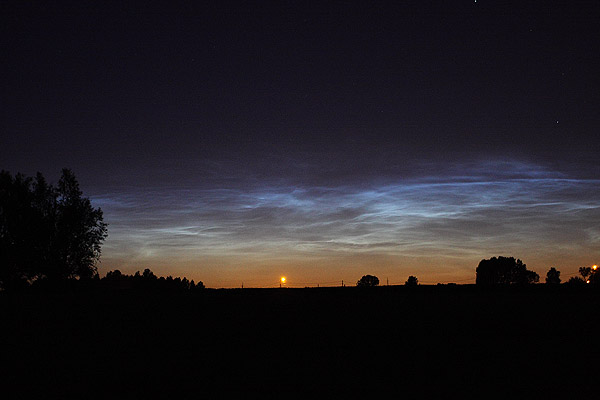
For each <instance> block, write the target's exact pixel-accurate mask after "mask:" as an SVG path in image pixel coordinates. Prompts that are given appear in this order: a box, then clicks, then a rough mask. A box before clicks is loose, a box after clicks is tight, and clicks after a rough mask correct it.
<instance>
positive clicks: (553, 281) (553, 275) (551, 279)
mask: <svg viewBox="0 0 600 400" xmlns="http://www.w3.org/2000/svg"><path fill="white" fill-rule="evenodd" d="M546 283H547V284H548V285H559V284H560V271H558V270H557V269H556V268H554V267H552V268H550V269H549V270H548V273H547V274H546Z"/></svg>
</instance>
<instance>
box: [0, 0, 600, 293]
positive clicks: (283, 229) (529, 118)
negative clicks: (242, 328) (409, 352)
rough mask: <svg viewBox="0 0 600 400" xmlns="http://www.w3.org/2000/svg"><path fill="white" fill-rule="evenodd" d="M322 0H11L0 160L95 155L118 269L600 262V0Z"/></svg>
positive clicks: (257, 276)
mask: <svg viewBox="0 0 600 400" xmlns="http://www.w3.org/2000/svg"><path fill="white" fill-rule="evenodd" d="M122 3H123V4H122ZM201 3H202V5H201ZM322 3H325V2H314V3H310V2H302V1H278V2H274V3H266V2H258V3H256V4H255V3H253V2H234V3H228V2H223V1H218V2H215V3H214V4H212V5H210V4H209V5H204V2H182V3H179V2H174V1H171V2H165V3H157V2H132V3H128V2H115V3H111V4H110V5H107V4H106V3H105V2H88V1H77V2H73V3H65V2H60V5H56V4H52V2H45V1H44V2H24V1H16V2H12V1H9V2H6V1H3V2H2V3H1V5H0V15H1V16H0V18H1V22H2V23H1V24H0V29H1V38H0V41H1V46H2V47H1V55H0V59H1V65H2V67H1V71H2V73H1V75H0V82H1V87H0V90H1V93H2V95H1V104H0V107H1V110H0V113H1V116H2V117H1V123H2V125H1V127H0V129H1V130H0V168H1V169H5V170H8V171H10V172H12V173H16V172H22V173H25V174H27V175H32V174H34V173H35V172H36V171H41V172H42V173H44V175H45V176H46V177H47V178H49V180H50V181H53V182H56V180H57V179H58V177H59V174H60V170H61V168H63V167H69V168H71V169H72V170H73V171H74V173H75V175H76V176H77V178H78V180H79V182H80V184H81V187H82V190H83V191H84V194H85V195H86V196H89V197H90V198H91V200H92V203H93V205H94V206H96V207H101V208H102V209H103V211H104V218H105V221H106V222H108V224H109V227H108V228H109V231H108V233H109V236H108V239H107V240H106V242H105V244H104V246H103V251H102V259H101V263H100V264H99V272H100V275H104V274H105V273H106V272H107V271H109V270H113V269H117V268H118V269H120V270H121V271H122V272H127V273H132V272H135V271H136V270H142V269H144V268H151V269H152V270H153V271H154V272H156V273H157V274H159V275H174V276H187V277H188V278H190V279H195V280H202V281H204V283H205V284H206V285H207V286H209V287H236V286H240V285H241V283H242V282H244V286H245V287H251V286H275V285H278V282H279V277H280V276H282V275H285V276H287V277H288V282H289V285H290V286H308V285H316V284H317V283H319V284H320V285H329V284H331V285H334V284H339V283H340V282H341V280H342V279H343V280H345V282H346V283H349V284H354V283H355V282H356V281H357V280H358V279H359V278H360V277H361V276H362V275H364V274H367V273H369V274H374V275H377V276H378V277H379V278H380V280H381V281H382V282H383V283H385V282H386V279H389V282H390V284H391V283H395V284H398V283H404V281H405V280H406V278H407V277H408V275H416V276H417V277H418V278H419V281H420V282H422V283H437V282H457V283H472V282H474V281H475V268H476V266H477V264H478V262H479V261H480V260H481V259H483V258H489V257H492V256H499V255H504V256H514V257H516V258H521V259H522V260H523V261H524V262H525V263H526V264H527V266H528V268H529V269H533V270H535V271H536V272H538V273H539V274H540V276H541V280H542V281H543V280H544V277H545V274H546V272H547V270H548V269H549V268H550V267H551V266H555V267H557V268H558V269H559V270H561V271H562V278H563V280H565V278H568V276H569V275H571V274H575V273H576V271H577V268H578V267H580V266H589V265H591V264H593V263H598V262H600V174H599V173H600V157H599V154H600V152H599V150H600V112H599V111H600V28H598V26H599V21H600V13H599V12H598V11H597V10H598V8H597V7H595V2H594V1H585V2H577V1H563V2H556V1H523V0H521V1H486V0H478V1H476V2H475V1H473V0H471V1H443V2H442V1H440V2H428V1H396V2H389V3H388V2H382V3H379V2H377V3H374V2H369V1H364V2H334V3H331V4H330V5H324V4H322Z"/></svg>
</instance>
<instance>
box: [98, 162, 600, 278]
mask: <svg viewBox="0 0 600 400" xmlns="http://www.w3.org/2000/svg"><path fill="white" fill-rule="evenodd" d="M425 170H426V171H427V170H428V169H427V168H425ZM599 199H600V181H598V180H589V179H587V180H585V179H573V178H569V177H568V176H565V175H564V174H561V173H559V172H554V171H550V170H547V169H544V168H541V167H539V166H536V165H531V164H526V163H516V162H515V163H510V162H481V163H475V164H469V165H453V166H450V167H449V168H448V169H447V170H446V171H445V173H443V174H438V175H427V174H423V175H422V176H415V177H411V178H408V179H398V180H391V179H388V180H387V181H386V182H380V183H377V184H373V185H367V184H364V183H363V184H361V185H356V186H353V185H348V184H343V185H338V186H335V185H328V186H327V185H314V186H310V185H305V184H304V185H302V184H292V183H289V182H288V183H285V184H282V183H281V182H278V183H276V184H270V183H269V182H263V183H261V184H260V185H259V184H255V185H253V186H251V187H248V186H246V187H239V186H236V185H232V186H231V187H226V186H225V185H223V182H221V185H220V187H213V188H211V187H199V188H193V187H187V188H173V187H170V188H163V189H161V188H154V189H147V190H143V189H141V190H140V189H139V188H136V189H135V190H131V191H127V190H121V191H115V192H113V193H103V194H101V195H95V196H93V199H92V200H93V202H94V204H95V205H96V206H100V207H102V208H103V210H104V213H105V219H106V221H107V222H108V223H109V224H110V225H109V238H108V240H107V242H106V244H105V246H104V258H105V259H107V260H109V262H116V263H123V264H128V263H137V264H139V263H142V262H147V263H154V264H156V263H177V262H189V261H190V260H194V259H196V260H198V268H200V269H201V268H202V257H206V256H211V257H238V258H239V259H240V260H248V261H249V262H254V263H256V262H260V260H263V261H266V260H269V259H272V258H287V259H289V260H294V259H296V260H300V259H302V258H311V257H321V258H323V257H324V258H327V257H337V256H340V255H342V256H351V255H363V256H365V255H386V256H392V257H411V258H412V259H415V260H418V259H419V258H430V257H431V256H432V255H435V257H437V258H439V259H440V260H443V259H447V258H453V259H455V260H460V259H464V260H465V262H471V263H472V260H473V259H477V258H479V259H481V258H483V257H488V256H491V255H496V253H498V252H503V251H518V252H519V253H521V254H531V253H533V252H535V251H538V252H545V253H546V254H547V255H555V256H558V255H560V254H563V255H564V254H566V253H569V254H571V253H577V252H580V253H581V252H587V253H592V254H595V255H597V249H598V248H599V247H598V246H599V245H600V231H599V230H598V228H597V227H598V226H600V202H599ZM519 255H520V254H516V256H519Z"/></svg>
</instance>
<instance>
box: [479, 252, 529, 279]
mask: <svg viewBox="0 0 600 400" xmlns="http://www.w3.org/2000/svg"><path fill="white" fill-rule="evenodd" d="M526 267H527V266H526V265H525V264H523V262H522V261H521V260H515V258H514V257H497V258H496V257H492V258H490V259H489V260H481V262H480V263H479V266H477V269H476V274H477V278H476V280H475V283H476V284H478V285H501V284H520V285H525V284H530V283H535V282H538V281H539V279H540V277H539V275H538V274H537V273H535V272H534V271H530V270H528V269H527V268H526Z"/></svg>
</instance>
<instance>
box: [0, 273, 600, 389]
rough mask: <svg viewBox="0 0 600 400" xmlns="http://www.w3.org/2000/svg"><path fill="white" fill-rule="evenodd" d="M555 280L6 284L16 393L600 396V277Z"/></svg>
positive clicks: (5, 355) (5, 375)
mask: <svg viewBox="0 0 600 400" xmlns="http://www.w3.org/2000/svg"><path fill="white" fill-rule="evenodd" d="M550 289H552V288H548V287H545V286H544V285H536V286H535V287H531V288H528V289H514V288H508V289H503V290H492V291H490V290H483V289H481V288H477V287H474V286H455V287H452V286H429V287H428V286H419V287H416V288H412V289H411V288H407V287H380V288H374V289H358V288H329V289H327V288H321V289H244V290H239V289H236V290H205V291H204V292H202V293H195V294H157V293H155V294H144V293H139V292H131V291H112V292H104V293H99V292H96V293H85V294H82V293H78V294H77V293H72V292H71V293H66V294H65V293H63V294H56V293H54V294H42V293H21V294H7V293H0V317H1V321H2V322H1V333H0V339H1V343H2V344H1V346H2V348H1V350H2V353H1V356H0V361H1V369H0V374H1V375H0V383H1V390H2V393H8V392H10V393H11V395H10V396H9V397H4V396H2V393H0V396H2V397H4V398H19V397H32V396H33V395H34V393H43V395H42V397H43V398H64V397H78V398H89V397H104V398H145V397H162V398H201V397H203V395H208V394H214V393H215V391H216V392H221V394H224V393H231V392H241V393H245V394H248V393H252V394H262V395H263V397H276V396H277V397H293V395H294V394H312V395H316V396H319V397H320V396H322V397H331V395H336V394H338V395H339V394H358V393H363V392H371V391H373V392H375V391H377V392H379V391H385V392H388V393H393V394H406V393H410V394H418V395H427V394H445V395H448V396H449V395H451V394H472V395H475V396H477V397H484V398H489V397H495V396H497V395H506V396H509V397H510V398H515V397H537V396H538V395H540V397H542V396H543V397H546V398H592V397H594V396H593V393H594V392H596V394H597V392H598V389H597V388H598V384H597V378H596V376H598V373H599V372H600V371H598V370H597V367H596V366H597V361H598V356H599V355H600V352H599V351H598V341H599V340H600V337H599V332H600V330H599V328H600V314H599V313H598V310H599V307H598V306H599V305H600V293H599V291H591V290H581V291H578V290H574V288H567V287H564V286H563V287H559V288H555V290H550ZM584 289H588V288H584ZM211 397H214V396H211ZM217 397H222V396H217ZM246 397H247V396H246Z"/></svg>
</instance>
